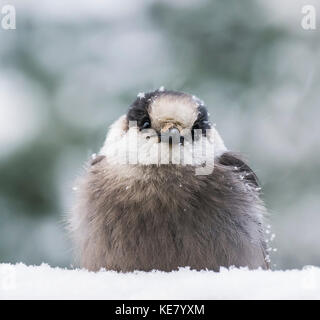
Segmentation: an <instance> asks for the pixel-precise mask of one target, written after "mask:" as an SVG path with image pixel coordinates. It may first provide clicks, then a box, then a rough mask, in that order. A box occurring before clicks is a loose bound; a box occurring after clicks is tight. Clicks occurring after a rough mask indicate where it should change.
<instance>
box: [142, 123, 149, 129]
mask: <svg viewBox="0 0 320 320" xmlns="http://www.w3.org/2000/svg"><path fill="white" fill-rule="evenodd" d="M148 128H150V122H149V121H145V122H144V123H143V125H142V129H148Z"/></svg>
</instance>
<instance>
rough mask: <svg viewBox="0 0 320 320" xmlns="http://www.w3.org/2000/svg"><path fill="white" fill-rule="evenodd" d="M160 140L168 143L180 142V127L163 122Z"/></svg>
mask: <svg viewBox="0 0 320 320" xmlns="http://www.w3.org/2000/svg"><path fill="white" fill-rule="evenodd" d="M161 142H168V143H169V144H170V145H172V144H178V143H180V142H181V136H180V128H179V127H178V126H177V125H174V124H172V123H166V124H164V126H163V127H162V129H161Z"/></svg>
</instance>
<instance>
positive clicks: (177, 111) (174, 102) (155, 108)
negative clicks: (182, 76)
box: [149, 94, 198, 129]
mask: <svg viewBox="0 0 320 320" xmlns="http://www.w3.org/2000/svg"><path fill="white" fill-rule="evenodd" d="M149 116H150V119H151V123H152V127H153V128H155V129H159V128H160V127H161V123H162V122H165V121H166V120H173V121H176V122H178V123H180V124H181V125H182V126H183V127H184V128H191V127H192V125H193V123H194V122H195V121H196V119H197V116H198V110H197V103H196V102H195V101H194V100H193V99H192V97H191V96H188V95H171V94H165V95H160V96H159V97H157V98H155V99H154V101H153V102H152V103H151V105H150V108H149Z"/></svg>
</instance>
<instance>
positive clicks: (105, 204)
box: [71, 91, 268, 272]
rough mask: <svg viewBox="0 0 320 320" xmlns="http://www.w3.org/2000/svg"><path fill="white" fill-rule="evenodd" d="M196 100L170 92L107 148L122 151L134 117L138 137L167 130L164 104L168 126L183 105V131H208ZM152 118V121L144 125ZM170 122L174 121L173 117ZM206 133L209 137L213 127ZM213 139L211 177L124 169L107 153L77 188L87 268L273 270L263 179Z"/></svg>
mask: <svg viewBox="0 0 320 320" xmlns="http://www.w3.org/2000/svg"><path fill="white" fill-rule="evenodd" d="M159 97H160V99H159ZM142 99H144V100H145V101H144V103H145V104H144V105H141V103H143V101H141V100H142ZM193 100H194V99H193ZM193 100H192V99H191V97H190V96H189V95H186V94H182V93H175V92H171V91H164V92H160V91H156V92H152V93H149V94H146V95H145V97H143V98H141V97H140V98H138V99H137V100H136V101H135V102H134V103H133V105H132V106H131V108H130V111H129V113H128V115H127V116H126V117H123V118H121V119H120V120H119V121H118V124H116V126H114V127H113V128H112V129H111V131H112V132H113V133H114V134H113V133H112V132H111V133H110V134H109V138H107V140H106V145H105V147H106V148H108V143H110V145H112V141H115V142H116V145H119V142H118V140H117V134H126V132H127V130H128V121H129V120H131V119H132V118H134V117H137V118H138V119H137V121H138V128H137V130H138V132H140V130H141V127H142V126H144V125H145V123H146V122H149V124H150V127H152V128H153V127H156V130H160V129H161V128H160V127H161V125H164V124H157V123H156V121H155V120H154V119H155V114H154V113H155V112H156V113H157V115H158V114H159V112H160V111H161V110H160V109H157V108H158V107H157V105H156V104H155V101H156V103H157V104H160V105H161V108H163V106H164V105H163V104H165V107H164V109H163V110H162V111H161V112H162V113H161V112H160V114H161V117H162V118H161V117H160V118H161V119H162V120H163V119H164V118H163V117H164V114H165V113H166V112H167V111H166V110H171V105H173V104H174V103H176V102H177V101H178V102H179V101H180V102H181V103H182V104H184V106H185V108H186V110H185V112H186V113H188V112H189V116H187V117H185V118H183V117H181V119H179V125H180V126H181V127H183V126H185V127H187V126H190V123H191V122H192V123H193V125H195V124H197V126H199V127H200V129H204V128H203V127H201V126H202V125H201V121H203V122H204V121H207V120H206V119H207V117H206V116H204V115H203V114H202V115H201V113H204V112H206V111H203V110H202V111H201V112H200V115H199V113H195V115H196V118H194V119H193V118H192V117H193V114H194V108H196V109H197V108H199V107H203V106H202V105H201V104H200V103H199V102H197V101H196V103H194V104H193V103H192V101H193ZM161 101H162V102H161ZM161 103H162V104H161ZM188 103H189V105H188ZM159 108H160V107H159ZM141 110H145V112H146V113H143V112H141ZM159 110H160V111H159ZM135 111H136V114H135ZM175 112H176V111H175ZM137 115H138V116H137ZM146 115H149V116H150V117H149V118H148V119H147V120H148V121H146V119H140V118H141V117H142V118H143V117H146ZM200 117H202V118H203V117H204V118H203V119H204V120H203V119H199V118H200ZM167 118H168V119H170V121H172V120H175V119H172V117H171V115H170V116H168V117H167ZM139 119H140V120H141V121H140V123H139ZM161 119H160V120H161ZM186 119H187V120H186ZM162 120H161V121H162ZM161 121H160V122H161ZM188 121H191V122H190V123H189V122H188ZM164 122H166V123H168V121H167V120H166V121H164ZM197 122H198V123H197ZM199 122H200V124H199ZM157 125H158V126H159V127H158V128H157ZM203 125H205V126H206V127H205V129H207V125H208V124H207V123H205V124H204V123H203ZM139 128H140V129H139ZM192 128H193V129H194V128H195V127H192V126H190V129H192ZM117 130H118V131H117ZM215 134H217V133H215ZM110 136H112V139H111V138H110ZM213 137H216V138H215V139H216V140H215V141H214V142H213V144H214V145H215V147H216V150H217V152H216V156H215V161H214V170H213V172H212V173H210V174H209V175H195V166H194V165H183V164H165V165H163V164H140V163H137V164H126V163H125V164H119V163H116V162H115V161H114V158H115V156H114V153H112V152H111V151H108V150H107V149H105V148H103V149H102V151H101V154H100V155H99V156H98V157H97V158H95V159H94V160H93V161H92V162H91V164H89V165H88V167H87V172H86V174H85V175H84V176H83V178H82V179H81V180H80V182H79V184H78V202H77V205H76V207H75V210H74V211H73V213H72V216H71V230H72V236H73V239H74V242H75V245H76V249H77V252H78V255H79V259H80V264H81V266H82V267H84V268H87V269H89V270H93V271H97V270H99V269H101V268H106V269H109V270H117V271H124V272H127V271H134V270H144V271H150V270H153V269H158V270H164V271H171V270H176V269H177V268H179V267H184V266H189V267H191V268H192V269H197V270H201V269H209V270H215V271H218V270H219V268H220V267H221V266H224V267H229V266H236V267H240V266H248V267H249V268H251V269H253V268H258V267H262V268H268V263H267V262H266V259H265V256H266V246H265V242H264V230H263V216H264V214H265V211H266V210H265V207H264V205H263V202H262V201H261V199H260V191H259V190H260V189H259V187H258V182H257V178H256V175H255V174H254V173H253V172H252V170H251V169H250V168H249V167H248V166H247V165H246V164H245V163H244V162H243V161H242V160H241V159H240V158H239V157H238V156H237V155H235V154H233V153H231V152H229V151H227V150H225V149H224V148H225V147H224V145H223V144H221V141H218V139H219V138H220V136H215V135H213ZM209 138H210V137H208V139H209ZM211 138H212V137H211ZM119 139H120V137H119ZM212 140H214V138H212ZM212 140H211V141H212ZM154 143H157V144H159V143H165V142H161V141H160V140H157V141H155V142H154ZM182 147H184V146H182ZM110 148H115V146H112V147H110ZM106 150H107V151H106ZM139 150H140V149H139ZM141 150H142V149H141ZM141 152H142V151H141Z"/></svg>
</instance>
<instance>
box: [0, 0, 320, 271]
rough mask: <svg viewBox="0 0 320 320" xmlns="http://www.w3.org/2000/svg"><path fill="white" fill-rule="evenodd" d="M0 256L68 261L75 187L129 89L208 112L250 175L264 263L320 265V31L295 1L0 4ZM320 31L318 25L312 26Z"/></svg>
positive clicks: (12, 0)
mask: <svg viewBox="0 0 320 320" xmlns="http://www.w3.org/2000/svg"><path fill="white" fill-rule="evenodd" d="M4 4H13V5H15V7H16V11H17V12H16V14H17V17H16V20H17V29H16V30H7V31H6V30H2V29H0V262H12V263H15V262H24V263H27V264H40V263H42V262H47V263H49V264H51V265H52V266H70V265H71V263H72V250H71V244H70V242H69V240H68V236H67V233H66V232H65V229H64V228H65V217H66V215H67V214H68V212H69V211H70V208H71V206H72V200H73V193H72V184H73V182H74V180H75V178H76V177H77V176H78V175H79V174H81V172H82V170H83V163H84V162H85V161H86V160H87V158H88V157H89V156H90V154H91V153H92V152H97V151H98V150H99V148H100V146H101V145H102V143H103V140H104V138H105V134H106V132H107V129H108V126H109V125H110V124H111V123H112V122H113V121H114V120H115V119H117V118H118V117H119V116H120V115H122V114H123V113H125V111H126V109H127V107H128V106H129V104H130V103H131V102H132V101H133V100H134V99H135V96H136V94H137V93H138V92H140V91H149V90H154V89H156V88H159V87H160V86H162V85H163V86H165V87H166V88H168V89H174V90H182V91H186V92H189V93H192V94H196V95H197V96H199V97H200V98H201V99H203V100H204V101H205V103H206V104H207V106H208V108H209V110H210V113H211V118H212V120H213V122H215V123H216V124H217V128H218V130H219V131H220V133H221V135H222V136H223V138H224V140H225V143H226V145H227V147H228V148H229V149H232V150H234V151H241V152H242V153H243V154H244V155H245V156H246V157H247V158H248V159H249V162H250V164H251V166H252V167H253V168H254V169H255V170H256V171H257V173H258V175H259V177H260V179H261V181H262V183H263V188H264V189H263V190H264V199H265V201H266V204H267V206H268V208H269V210H270V224H271V225H272V230H271V233H275V234H276V238H275V240H274V244H273V247H276V248H277V249H278V251H277V252H276V253H275V254H273V255H272V258H273V259H272V260H273V264H276V267H275V268H281V269H284V268H296V267H301V266H304V265H310V264H313V265H318V266H319V265H320V252H319V251H320V250H319V249H320V231H319V230H320V199H319V194H320V184H319V180H320V160H319V156H320V149H319V147H320V146H319V144H320V134H319V133H320V128H319V116H320V108H319V105H320V82H319V80H320V79H319V77H320V73H319V71H320V55H319V53H320V50H319V44H320V42H319V39H320V25H319V26H318V29H317V30H314V31H306V30H304V29H303V28H302V27H301V24H300V23H301V19H302V17H303V15H302V14H301V7H302V5H304V4H314V5H315V6H316V8H317V9H318V11H317V12H318V14H319V15H320V8H319V6H318V1H312V0H309V1H302V0H301V1H300V0H296V1H295V0H283V1H281V2H279V1H275V0H265V1H262V0H252V1H251V0H241V1H239V0H228V1H222V0H220V1H209V0H208V1H207V0H175V1H169V0H166V1H154V0H150V1H148V0H144V1H142V0H135V1H133V0H125V1H120V0H119V1H98V0H90V1H89V0H86V1H84V0H81V1H80V0H78V1H76V0H66V1H55V2H53V1H49V0H42V1H36V0H24V1H18V0H7V1H2V0H0V5H1V7H2V5H4ZM319 23H320V19H319Z"/></svg>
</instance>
